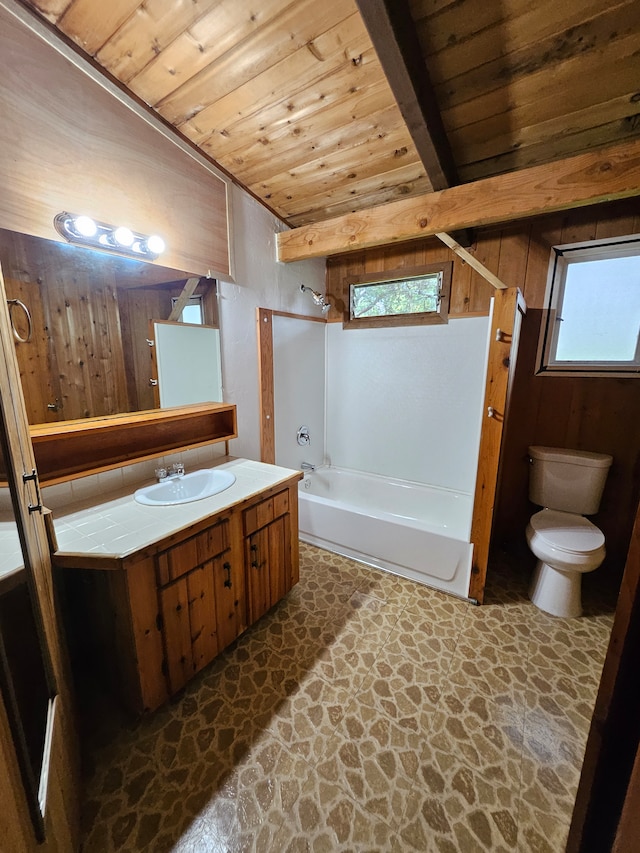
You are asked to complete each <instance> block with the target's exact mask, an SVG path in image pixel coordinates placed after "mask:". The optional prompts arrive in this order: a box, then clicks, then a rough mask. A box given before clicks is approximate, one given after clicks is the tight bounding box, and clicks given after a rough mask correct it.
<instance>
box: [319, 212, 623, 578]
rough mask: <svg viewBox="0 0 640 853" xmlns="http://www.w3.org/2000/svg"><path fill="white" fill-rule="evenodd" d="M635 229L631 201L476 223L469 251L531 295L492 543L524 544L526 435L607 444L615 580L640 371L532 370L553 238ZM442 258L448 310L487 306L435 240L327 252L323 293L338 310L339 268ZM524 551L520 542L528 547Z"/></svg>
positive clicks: (477, 282)
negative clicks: (448, 281)
mask: <svg viewBox="0 0 640 853" xmlns="http://www.w3.org/2000/svg"><path fill="white" fill-rule="evenodd" d="M639 232H640V213H639V212H638V209H637V203H636V204H634V203H633V202H631V201H628V202H617V203H613V204H608V205H599V206H594V207H590V208H583V209H581V210H575V211H568V212H565V213H561V214H555V215H553V216H546V217H539V218H536V219H533V220H530V221H527V222H522V223H516V224H513V225H509V226H507V227H503V228H501V229H487V230H482V231H480V232H478V235H477V240H476V243H475V246H474V248H473V251H474V253H475V255H476V257H477V258H479V260H481V261H482V262H483V263H484V264H485V266H487V267H488V268H489V269H490V270H491V271H492V272H494V273H496V274H497V275H498V276H499V277H500V278H501V279H502V280H503V281H504V282H505V283H506V284H507V285H509V286H514V287H515V286H517V287H519V288H520V289H521V290H522V292H523V294H524V297H525V300H526V303H527V309H528V310H527V315H526V317H525V318H524V322H523V327H522V336H521V344H520V354H519V356H518V365H517V369H516V376H515V380H514V387H513V398H512V404H511V413H510V420H509V423H508V425H507V431H506V436H505V443H504V455H503V460H502V472H501V478H500V484H499V495H498V502H497V508H496V515H495V520H494V543H503V544H505V545H507V546H509V547H517V548H520V547H521V546H522V545H523V543H524V531H525V527H526V524H527V521H528V519H529V517H530V516H531V514H532V512H533V511H534V509H535V508H534V506H533V505H532V504H530V503H529V500H528V497H527V486H528V474H529V465H528V453H527V447H528V446H529V445H530V444H546V445H550V446H557V447H572V448H577V449H583V450H593V451H598V452H603V453H611V454H612V455H613V457H614V464H613V467H612V469H611V472H610V475H609V479H608V481H607V486H606V489H605V493H604V497H603V501H602V506H601V510H600V512H599V514H598V515H597V516H596V517H595V518H594V521H595V523H596V524H598V525H599V526H600V527H601V528H602V530H603V531H604V533H605V536H606V539H607V549H608V557H607V561H606V563H605V566H604V567H603V571H604V569H606V568H607V566H608V567H609V568H610V569H611V574H612V583H618V582H619V580H620V577H621V572H622V567H623V566H624V560H625V556H626V552H627V548H628V545H629V540H630V537H631V529H632V525H633V519H634V517H635V512H636V507H637V505H638V500H639V499H640V430H638V428H637V424H638V423H640V379H606V378H605V379H600V378H595V377H589V378H584V379H581V378H568V377H557V376H554V377H549V376H544V377H541V376H534V373H533V371H534V362H535V355H536V351H537V346H538V333H539V328H540V321H541V314H542V307H543V304H544V294H545V288H546V281H547V270H548V264H549V256H550V250H551V247H552V246H554V245H561V244H565V243H574V242H579V241H583V240H593V239H599V238H604V237H615V236H621V235H624V234H635V233H639ZM438 260H453V264H454V268H453V279H452V285H451V314H457V315H459V314H465V313H474V312H482V311H487V309H488V305H489V300H490V298H491V290H492V288H491V287H490V286H489V285H488V284H487V283H486V282H484V280H483V279H481V278H480V276H479V275H478V274H477V273H474V272H473V271H472V270H470V269H469V267H468V266H467V265H466V264H465V263H464V262H463V261H461V260H460V259H459V258H457V257H455V256H454V255H453V254H452V253H451V252H450V251H449V250H448V249H447V248H446V247H444V246H443V245H442V244H439V243H438V242H437V241H434V240H432V239H430V240H425V241H416V242H414V243H408V244H404V245H399V246H391V247H387V248H382V249H375V250H369V251H365V252H358V253H353V254H352V255H341V256H336V257H333V258H330V259H329V262H328V265H327V293H328V295H329V298H330V299H331V300H332V302H333V303H334V304H335V305H336V306H337V308H338V309H339V310H332V312H331V313H330V316H329V319H330V320H334V321H339V320H341V319H342V316H341V313H340V312H341V311H342V310H343V308H344V305H345V304H346V294H345V289H344V285H343V281H344V278H345V276H348V275H353V274H363V273H369V272H375V271H380V270H386V269H394V268H400V267H403V266H406V267H410V266H416V265H417V264H421V263H431V262H433V261H438ZM525 552H526V546H525Z"/></svg>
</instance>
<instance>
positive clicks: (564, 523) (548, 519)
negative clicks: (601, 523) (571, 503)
mask: <svg viewBox="0 0 640 853" xmlns="http://www.w3.org/2000/svg"><path fill="white" fill-rule="evenodd" d="M529 523H530V524H531V527H532V528H533V529H534V530H535V532H536V533H537V534H538V535H539V536H540V537H541V538H542V539H543V540H544V541H545V542H547V543H548V544H549V545H551V546H552V547H554V548H558V549H560V550H561V551H574V552H576V553H579V554H588V553H590V552H591V551H597V550H598V548H602V546H603V545H604V534H603V532H602V531H601V530H600V529H599V528H597V527H596V526H595V524H592V523H591V522H590V521H589V519H588V518H585V517H584V516H582V515H575V514H574V513H572V512H560V511H559V510H556V509H543V510H542V511H541V512H537V513H536V514H535V515H533V516H532V517H531V520H530V522H529Z"/></svg>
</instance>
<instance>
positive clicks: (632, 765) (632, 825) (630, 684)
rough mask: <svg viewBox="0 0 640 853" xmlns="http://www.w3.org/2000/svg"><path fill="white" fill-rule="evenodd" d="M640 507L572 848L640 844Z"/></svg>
mask: <svg viewBox="0 0 640 853" xmlns="http://www.w3.org/2000/svg"><path fill="white" fill-rule="evenodd" d="M639 648H640V507H638V510H637V512H636V520H635V524H634V528H633V533H632V535H631V543H630V545H629V551H628V554H627V561H626V565H625V569H624V575H623V576H622V583H621V584H620V593H619V595H618V603H617V607H616V614H615V619H614V622H613V628H612V629H611V637H610V639H609V647H608V649H607V656H606V658H605V662H604V667H603V669H602V678H601V679H600V686H599V688H598V696H597V698H596V704H595V708H594V711H593V717H592V719H591V728H590V730H589V737H588V739H587V746H586V749H585V754H584V762H583V764H582V772H581V775H580V783H579V785H578V792H577V795H576V803H575V808H574V810H573V818H572V822H571V829H570V831H569V838H568V841H567V853H602V851H609V850H613V851H614V853H636V851H637V850H638V849H639V847H640V835H638V832H639V831H640V819H639V816H640V676H639V675H638V649H639Z"/></svg>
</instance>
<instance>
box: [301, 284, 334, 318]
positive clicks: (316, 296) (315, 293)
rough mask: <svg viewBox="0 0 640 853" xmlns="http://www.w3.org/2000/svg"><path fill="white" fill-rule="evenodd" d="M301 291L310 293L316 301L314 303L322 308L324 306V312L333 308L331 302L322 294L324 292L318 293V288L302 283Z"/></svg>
mask: <svg viewBox="0 0 640 853" xmlns="http://www.w3.org/2000/svg"><path fill="white" fill-rule="evenodd" d="M300 291H301V293H310V294H311V298H312V299H313V301H314V304H315V305H318V306H319V307H320V308H322V313H323V314H326V313H327V311H328V310H329V308H331V305H330V303H329V302H327V300H326V299H325V297H324V296H323V295H322V293H318V291H317V290H313V288H311V287H307V286H306V284H301V285H300Z"/></svg>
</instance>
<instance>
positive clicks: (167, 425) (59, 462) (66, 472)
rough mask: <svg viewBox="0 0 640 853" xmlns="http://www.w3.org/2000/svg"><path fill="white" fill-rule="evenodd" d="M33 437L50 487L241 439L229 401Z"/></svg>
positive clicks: (42, 427)
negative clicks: (220, 442) (142, 461)
mask: <svg viewBox="0 0 640 853" xmlns="http://www.w3.org/2000/svg"><path fill="white" fill-rule="evenodd" d="M30 433H31V441H32V443H33V452H34V455H35V458H36V465H37V467H38V474H39V477H40V482H41V483H43V484H45V485H53V484H54V483H60V482H63V481H65V480H72V479H74V478H76V477H82V476H84V475H85V474H95V473H98V472H99V471H108V470H109V469H111V468H117V467H118V466H120V465H126V464H130V463H133V462H140V461H141V460H143V459H150V458H153V457H154V456H160V455H162V454H163V453H170V452H172V451H176V450H184V449H186V448H188V447H199V446H202V445H204V444H213V443H216V442H219V441H228V440H229V439H232V438H237V436H238V431H237V423H236V407H235V406H234V405H231V404H226V403H198V404H195V405H191V406H178V407H175V408H169V409H151V410H148V411H144V412H128V413H126V414H120V415H110V416H107V417H100V418H85V419H82V420H76V421H64V422H61V423H57V424H37V425H35V426H32V427H30Z"/></svg>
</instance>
